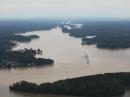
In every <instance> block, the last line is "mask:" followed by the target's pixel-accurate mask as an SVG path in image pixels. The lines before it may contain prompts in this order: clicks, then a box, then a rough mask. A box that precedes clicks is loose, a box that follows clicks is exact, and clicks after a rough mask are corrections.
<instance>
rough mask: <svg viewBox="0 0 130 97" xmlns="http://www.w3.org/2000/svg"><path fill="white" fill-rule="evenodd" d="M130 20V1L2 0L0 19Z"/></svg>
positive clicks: (0, 2)
mask: <svg viewBox="0 0 130 97" xmlns="http://www.w3.org/2000/svg"><path fill="white" fill-rule="evenodd" d="M33 17H94V18H130V0H0V18H33Z"/></svg>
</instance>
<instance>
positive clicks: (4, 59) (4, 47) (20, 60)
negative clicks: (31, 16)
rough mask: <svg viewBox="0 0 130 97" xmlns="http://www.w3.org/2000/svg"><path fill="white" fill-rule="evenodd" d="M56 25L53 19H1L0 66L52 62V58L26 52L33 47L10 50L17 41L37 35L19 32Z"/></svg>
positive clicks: (46, 28) (30, 38)
mask: <svg viewBox="0 0 130 97" xmlns="http://www.w3.org/2000/svg"><path fill="white" fill-rule="evenodd" d="M55 26H56V22H55V23H54V22H53V21H51V22H49V21H41V20H39V21H35V20H34V21H33V20H28V21H27V20H12V21H11V20H7V21H6V20H1V21H0V68H1V67H8V68H10V67H16V66H32V65H43V64H53V63H54V61H53V60H52V59H44V58H36V57H35V56H36V55H35V54H31V53H27V51H36V50H33V49H29V50H27V49H25V50H22V52H21V50H20V51H12V48H13V47H14V46H17V42H30V41H31V40H32V39H37V38H39V36H37V35H30V36H23V35H19V33H26V32H27V31H34V30H49V29H52V28H54V27H55Z"/></svg>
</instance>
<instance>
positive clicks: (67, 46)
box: [0, 27, 130, 97]
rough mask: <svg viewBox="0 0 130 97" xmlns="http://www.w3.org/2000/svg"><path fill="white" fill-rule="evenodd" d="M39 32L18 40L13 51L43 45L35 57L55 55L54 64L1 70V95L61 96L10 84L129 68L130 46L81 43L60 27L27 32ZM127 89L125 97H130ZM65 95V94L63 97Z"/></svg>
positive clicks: (17, 96)
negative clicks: (16, 90)
mask: <svg viewBox="0 0 130 97" xmlns="http://www.w3.org/2000/svg"><path fill="white" fill-rule="evenodd" d="M30 34H33V35H39V36H40V38H39V39H36V40H32V41H31V42H30V43H18V46H17V47H15V48H13V50H19V49H23V48H33V49H38V48H40V49H41V50H43V55H37V56H36V57H44V58H52V59H54V60H55V63H54V65H49V66H38V67H28V68H16V69H15V68H13V69H1V70H0V97H61V96H54V95H36V94H28V93H14V92H10V91H9V89H8V86H9V85H10V84H12V83H13V82H17V81H21V80H26V81H30V82H36V83H43V82H53V81H57V80H61V79H66V78H73V77H79V76H86V75H93V74H99V73H106V72H107V73H108V72H129V71H130V68H129V67H130V59H129V58H130V49H125V50H104V49H98V48H96V46H95V45H91V46H90V45H86V46H83V45H81V39H80V38H75V37H70V36H69V34H67V33H63V32H62V29H61V28H59V27H57V28H53V29H51V30H44V31H33V32H27V33H25V34H24V35H30ZM129 96H130V92H129V91H126V94H125V95H124V96H123V97H129ZM63 97H65V96H63Z"/></svg>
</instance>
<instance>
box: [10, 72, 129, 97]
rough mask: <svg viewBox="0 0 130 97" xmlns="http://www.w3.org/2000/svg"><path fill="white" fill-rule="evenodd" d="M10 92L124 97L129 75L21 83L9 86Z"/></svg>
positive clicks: (109, 74)
mask: <svg viewBox="0 0 130 97" xmlns="http://www.w3.org/2000/svg"><path fill="white" fill-rule="evenodd" d="M9 88H10V90H12V91H22V92H32V93H43V94H56V95H72V96H88V97H111V96H117V95H124V94H125V89H126V88H130V73H105V74H97V75H92V76H85V77H79V78H72V79H66V80H60V81H57V82H54V83H43V84H40V85H38V84H35V83H31V82H27V81H21V82H17V83H14V84H13V85H11V86H10V87H9Z"/></svg>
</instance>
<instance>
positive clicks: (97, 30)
mask: <svg viewBox="0 0 130 97" xmlns="http://www.w3.org/2000/svg"><path fill="white" fill-rule="evenodd" d="M79 23H81V24H83V27H81V29H76V28H72V29H67V28H65V27H64V25H61V27H62V30H63V32H65V33H69V34H70V36H74V37H78V38H82V45H93V44H94V45H96V46H97V48H104V49H125V48H130V21H80V22H79ZM68 25H70V24H68ZM87 36H95V37H94V38H86V37H87Z"/></svg>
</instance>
